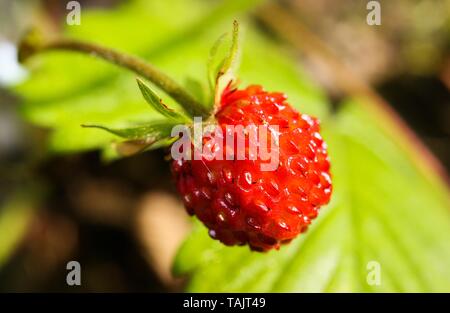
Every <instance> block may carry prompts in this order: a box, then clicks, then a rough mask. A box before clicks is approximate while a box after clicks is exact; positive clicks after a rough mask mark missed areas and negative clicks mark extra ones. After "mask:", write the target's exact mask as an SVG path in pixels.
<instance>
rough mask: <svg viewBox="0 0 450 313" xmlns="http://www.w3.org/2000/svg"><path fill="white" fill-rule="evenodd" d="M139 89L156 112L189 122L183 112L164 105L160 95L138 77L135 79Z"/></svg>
mask: <svg viewBox="0 0 450 313" xmlns="http://www.w3.org/2000/svg"><path fill="white" fill-rule="evenodd" d="M136 81H137V83H138V86H139V89H140V90H141V92H142V95H143V96H144V99H145V100H146V101H147V103H148V104H150V105H151V106H152V108H154V109H155V110H156V111H157V112H159V113H161V115H163V116H165V117H167V118H169V119H172V120H175V121H177V120H178V121H184V122H189V121H190V119H189V118H188V117H186V116H185V115H184V114H181V113H178V112H175V111H174V110H172V109H170V108H169V107H168V106H166V105H165V104H164V103H163V102H162V99H161V98H160V97H158V95H157V94H156V93H155V92H154V91H153V90H151V89H150V87H149V86H148V85H147V84H146V83H145V82H144V81H143V80H141V79H140V78H137V79H136Z"/></svg>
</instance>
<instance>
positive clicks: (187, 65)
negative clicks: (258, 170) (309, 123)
mask: <svg viewBox="0 0 450 313" xmlns="http://www.w3.org/2000/svg"><path fill="white" fill-rule="evenodd" d="M258 2H259V1H251V0H246V1H223V2H222V3H221V4H220V3H219V5H218V7H217V8H215V9H211V7H210V5H211V4H210V2H207V1H200V0H192V1H185V0H170V1H133V2H130V3H129V4H127V5H123V6H121V7H119V8H117V9H116V10H107V11H106V10H105V11H94V10H92V11H89V12H88V11H86V12H84V13H83V23H82V25H81V26H80V27H79V28H69V29H68V30H67V31H66V34H67V35H68V36H71V37H77V38H81V39H88V40H90V39H93V40H95V41H96V42H98V43H100V44H105V45H107V46H111V47H113V48H117V49H119V50H124V51H127V52H131V53H135V54H138V55H140V56H142V57H144V58H146V59H148V60H151V62H152V63H153V64H155V65H156V66H158V67H159V68H160V69H162V70H164V71H165V72H167V73H168V74H169V75H170V76H172V77H174V78H175V79H176V80H177V81H179V82H187V83H188V84H189V86H194V85H195V86H196V90H195V92H194V91H192V92H193V94H196V95H198V97H199V98H201V97H204V95H207V94H208V91H207V82H206V81H205V73H207V68H206V63H207V58H208V52H209V50H210V47H211V43H213V42H214V41H215V40H216V39H217V37H218V35H220V34H221V33H224V32H225V31H227V30H228V29H229V27H230V25H231V23H232V21H233V19H236V18H238V17H239V20H240V21H245V16H243V15H242V14H241V13H242V12H243V11H244V10H246V9H248V8H250V7H252V6H254V5H255V4H258ZM175 16H176V18H174V17H175ZM241 44H242V59H241V67H240V71H239V79H240V80H241V85H242V86H246V85H248V84H261V85H263V86H264V87H265V88H266V89H267V90H273V91H283V92H285V93H286V94H287V95H288V96H289V102H290V103H292V105H294V106H296V107H297V109H299V110H300V111H301V112H304V113H308V114H312V115H315V116H318V117H319V118H321V120H322V121H323V123H322V125H323V128H324V137H325V139H326V140H327V142H328V143H329V145H330V155H331V158H332V172H333V180H334V193H333V198H332V203H331V204H330V205H328V206H327V207H324V208H322V212H321V214H320V216H319V218H318V219H317V220H316V221H314V223H313V224H312V226H311V228H310V229H309V230H308V232H307V233H306V234H304V235H302V236H300V237H299V238H298V239H296V240H294V241H293V242H292V243H291V244H289V245H287V246H284V247H282V248H281V250H280V251H272V252H270V253H267V254H260V253H253V252H250V251H249V250H248V248H245V247H232V248H230V247H225V246H223V245H221V244H220V243H218V242H216V241H213V240H211V239H210V238H209V237H208V235H207V231H206V229H204V227H203V226H201V225H200V223H198V222H197V223H196V227H195V229H194V231H193V233H192V235H191V236H190V237H189V239H188V240H187V241H186V243H185V244H184V245H183V246H182V248H181V250H180V252H179V254H178V256H177V258H176V260H175V266H174V269H175V271H176V272H177V273H178V274H189V276H190V283H189V285H188V290H190V291H205V292H208V291H246V292H250V291H289V292H290V291H412V292H413V291H447V292H448V291H450V271H449V269H450V267H449V265H450V246H449V243H448V242H449V240H448V238H449V237H450V218H449V217H450V216H449V207H450V205H449V199H448V194H447V190H446V188H445V187H444V186H441V185H435V184H434V183H430V182H429V181H428V180H426V179H425V178H424V177H423V176H422V175H421V174H420V172H419V170H418V169H417V168H416V167H415V166H414V165H413V164H412V163H411V162H410V158H409V156H408V155H407V154H406V152H404V151H403V150H401V149H400V148H399V145H398V144H397V143H396V142H395V140H393V139H392V137H391V136H390V135H389V134H388V133H385V132H384V131H382V130H381V129H380V128H379V126H378V124H379V123H381V122H382V121H379V120H378V119H377V116H372V115H370V114H369V113H367V112H365V111H364V110H363V106H361V105H359V103H358V101H356V100H351V101H348V103H347V104H346V105H345V106H344V109H342V110H340V111H339V112H338V114H335V115H331V113H330V106H329V104H328V103H327V100H326V97H325V96H324V94H323V93H322V92H321V90H320V89H319V88H318V87H317V86H316V85H315V84H314V83H313V82H312V80H311V79H310V78H309V77H308V76H307V75H306V74H305V73H304V72H303V71H302V69H301V68H300V67H299V65H298V64H297V63H295V62H294V61H293V60H292V59H291V58H290V57H289V56H288V55H287V54H286V53H283V51H281V49H280V48H279V46H278V45H277V44H275V43H273V42H272V41H270V40H269V39H268V38H266V37H265V36H264V35H263V34H261V33H260V31H259V30H258V29H257V27H255V26H254V25H253V24H251V23H248V25H247V27H246V31H245V37H244V38H243V39H242V41H241ZM31 61H33V62H31V64H30V66H31V68H32V69H33V72H32V76H31V78H30V79H29V80H28V81H27V82H26V83H25V84H24V85H22V86H20V87H18V88H17V89H16V91H17V92H18V93H19V94H20V95H21V96H22V97H23V99H24V105H23V106H22V113H23V116H24V117H25V118H27V119H28V120H29V121H30V122H32V123H34V124H36V125H40V126H43V127H47V128H50V129H51V135H50V141H49V147H50V150H51V151H53V152H66V153H67V152H76V151H82V150H86V149H98V148H100V149H105V151H109V150H108V149H109V147H110V143H111V141H112V140H115V139H116V137H115V136H114V135H111V134H108V133H107V132H101V131H98V130H95V129H85V128H81V127H80V125H82V124H94V125H99V124H100V125H107V127H108V128H109V129H111V130H113V129H116V130H117V129H122V130H123V128H128V127H130V125H137V124H139V125H152V123H153V122H155V121H157V120H158V119H160V118H161V115H160V113H163V112H161V111H160V110H159V109H161V107H159V108H158V106H157V105H156V104H157V103H156V104H155V102H154V101H156V98H155V96H154V94H153V93H150V94H148V95H147V100H149V101H150V102H151V103H152V104H154V105H155V106H154V108H155V109H156V110H149V108H148V105H147V104H146V103H145V100H144V99H143V98H142V95H141V94H140V92H139V91H138V89H137V88H136V84H135V82H134V77H133V75H132V74H130V73H127V72H125V71H123V70H119V69H117V68H115V67H113V66H111V65H108V64H105V63H103V62H102V61H98V60H96V59H93V58H88V57H86V56H80V55H76V54H71V53H56V52H55V53H49V54H48V55H43V56H38V57H36V58H35V59H34V60H31ZM192 82H195V83H194V84H193V83H192ZM198 82H200V83H198ZM202 89H203V90H202ZM157 98H159V97H157ZM162 101H164V103H166V104H167V106H168V107H170V108H173V109H174V110H175V111H177V110H178V109H179V107H178V106H177V105H176V104H175V103H174V102H173V101H172V100H171V99H169V98H167V97H163V99H162ZM159 103H161V102H159ZM157 111H159V113H158V112H157ZM136 131H139V130H136V129H134V130H132V131H130V132H127V133H121V134H118V133H117V132H116V134H118V135H121V136H123V137H126V138H127V139H136V138H139V137H140V136H137V135H136ZM146 131H148V129H146ZM113 132H114V131H113ZM0 229H1V228H0ZM369 261H377V262H379V264H380V266H381V285H380V286H370V285H368V284H367V282H366V276H367V273H368V271H367V268H366V266H367V263H368V262H369Z"/></svg>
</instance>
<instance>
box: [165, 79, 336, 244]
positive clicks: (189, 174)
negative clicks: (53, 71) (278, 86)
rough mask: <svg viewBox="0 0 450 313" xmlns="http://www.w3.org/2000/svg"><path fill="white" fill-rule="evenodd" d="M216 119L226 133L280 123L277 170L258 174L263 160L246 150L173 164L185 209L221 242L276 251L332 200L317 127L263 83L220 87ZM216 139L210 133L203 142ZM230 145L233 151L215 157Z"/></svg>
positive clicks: (304, 227) (215, 140)
mask: <svg viewBox="0 0 450 313" xmlns="http://www.w3.org/2000/svg"><path fill="white" fill-rule="evenodd" d="M215 119H216V121H217V124H218V125H219V126H220V127H221V128H222V129H223V130H224V131H225V126H226V125H243V126H244V127H245V126H248V125H253V124H254V125H268V127H269V128H273V126H278V131H279V143H278V149H279V166H278V168H277V169H276V170H274V171H261V167H260V166H261V164H262V163H267V162H268V161H263V160H261V158H259V157H258V158H257V159H256V160H254V159H253V160H252V159H251V158H249V156H248V154H247V153H246V154H245V159H244V160H225V159H224V160H210V158H209V159H208V157H207V156H205V155H202V158H201V159H199V160H194V159H193V160H174V161H173V163H172V171H173V174H174V176H175V179H176V181H177V188H178V191H179V192H180V193H181V194H182V196H183V199H184V204H185V206H186V209H187V211H188V212H189V213H190V214H195V215H196V216H197V217H198V218H199V219H200V220H201V221H202V222H203V223H204V224H205V225H206V226H207V227H208V228H209V234H210V236H211V237H212V238H215V239H218V240H220V241H221V242H223V243H224V244H226V245H245V244H248V245H249V246H250V248H251V249H252V250H257V251H267V250H269V249H272V248H276V249H278V248H279V247H280V244H283V243H286V242H289V241H291V240H292V239H293V238H295V237H296V236H297V235H298V234H299V233H302V232H304V231H305V230H306V229H307V227H308V225H309V224H310V223H311V220H312V219H314V218H315V217H316V216H317V214H318V210H319V208H320V207H321V206H322V205H324V204H327V203H328V202H329V200H330V195H331V189H332V186H331V179H330V172H329V169H330V164H329V160H328V156H327V151H326V144H325V143H324V141H323V140H322V138H321V136H320V134H319V123H318V121H317V120H316V119H315V118H312V117H310V116H308V115H305V114H299V113H298V112H297V111H295V110H294V109H293V108H292V107H291V106H290V105H289V104H288V103H287V102H286V96H285V95H284V94H281V93H269V92H265V91H264V90H263V89H262V88H261V87H260V86H249V87H248V88H246V89H244V90H236V89H234V90H232V89H230V88H227V89H225V91H224V92H223V94H222V98H221V105H220V107H219V108H218V111H217V113H216V114H215ZM218 139H222V138H217V137H215V136H211V135H210V136H208V137H207V138H206V137H204V143H209V144H210V145H211V144H214V143H215V142H218ZM247 139H248V138H247ZM246 144H248V142H246ZM230 148H235V149H236V146H234V147H225V148H223V149H222V151H220V153H222V154H224V153H225V152H224V150H226V149H230ZM245 150H246V151H247V150H248V146H247V145H246V146H245ZM247 152H248V151H247ZM236 153H237V152H236Z"/></svg>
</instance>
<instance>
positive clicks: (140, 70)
mask: <svg viewBox="0 0 450 313" xmlns="http://www.w3.org/2000/svg"><path fill="white" fill-rule="evenodd" d="M51 50H65V51H73V52H81V53H85V54H89V55H93V56H96V57H98V58H100V59H103V60H105V61H108V62H110V63H113V64H115V65H118V66H121V67H124V68H127V69H129V70H131V71H133V72H135V73H136V74H138V75H140V76H142V77H144V78H146V79H148V80H149V81H151V82H152V83H153V84H155V85H156V86H158V87H159V88H161V89H162V90H163V91H165V92H166V93H167V94H168V95H169V96H171V97H172V98H173V99H174V100H176V101H177V102H178V103H179V104H180V105H181V106H182V107H183V108H184V109H185V110H186V112H188V113H189V114H191V115H192V116H203V117H207V116H208V115H209V112H208V110H207V108H206V107H205V106H204V105H203V104H201V103H200V102H198V101H197V100H196V99H194V97H193V96H192V95H191V94H189V92H188V91H186V90H185V89H184V88H183V87H182V86H180V85H179V84H178V83H177V82H175V81H174V80H173V79H172V78H170V77H169V76H167V75H166V74H164V73H163V72H161V71H160V70H159V69H157V68H156V67H155V66H154V65H152V64H150V63H148V62H146V61H144V60H142V59H140V58H138V57H135V56H132V55H128V54H125V53H122V52H119V51H116V50H114V49H111V48H107V47H103V46H100V45H97V44H92V43H87V42H82V41H78V40H71V39H56V40H52V41H48V42H45V41H42V40H39V39H38V37H37V36H36V34H35V33H31V34H29V35H28V36H26V37H25V38H24V40H23V41H22V42H21V44H20V46H19V61H20V62H24V61H25V60H26V59H28V58H30V57H31V56H33V55H35V54H37V53H41V52H45V51H51Z"/></svg>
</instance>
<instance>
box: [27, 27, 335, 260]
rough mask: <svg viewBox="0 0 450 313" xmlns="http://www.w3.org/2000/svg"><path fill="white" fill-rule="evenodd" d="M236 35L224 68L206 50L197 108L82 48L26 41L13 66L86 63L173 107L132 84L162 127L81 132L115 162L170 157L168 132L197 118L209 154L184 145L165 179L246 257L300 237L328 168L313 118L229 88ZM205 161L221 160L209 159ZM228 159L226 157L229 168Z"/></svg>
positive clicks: (178, 90) (118, 60)
mask: <svg viewBox="0 0 450 313" xmlns="http://www.w3.org/2000/svg"><path fill="white" fill-rule="evenodd" d="M238 34H239V24H238V23H237V22H236V21H235V22H234V23H233V32H232V41H231V46H230V49H229V53H228V54H227V55H226V57H225V58H224V59H222V58H219V59H217V55H218V53H217V51H218V50H219V46H220V43H221V42H222V40H221V39H219V40H218V41H217V42H216V44H215V45H214V46H213V49H211V54H210V58H209V60H208V81H209V87H210V89H209V92H208V93H207V94H208V99H203V101H199V99H197V98H196V97H193V96H192V94H191V93H190V92H189V91H188V90H185V89H184V88H183V87H182V86H180V85H179V84H178V83H177V82H176V81H174V80H172V79H171V78H170V77H168V76H167V75H166V74H164V73H162V72H160V71H159V70H158V69H157V68H156V67H154V66H152V65H150V64H147V63H146V62H145V61H143V60H141V59H138V58H135V57H133V56H129V55H125V54H123V53H120V52H118V51H115V50H112V49H108V48H106V47H101V46H98V45H95V44H91V43H85V42H80V41H76V40H69V41H67V40H59V41H58V40H56V41H48V42H47V41H41V40H40V39H39V38H38V37H39V36H35V35H33V34H30V35H29V36H26V37H25V38H24V40H23V42H22V43H21V44H20V51H19V56H20V59H21V61H24V60H25V59H27V58H29V57H31V56H32V55H34V54H37V53H40V52H44V51H49V50H58V49H59V50H70V51H78V52H81V53H89V54H93V55H95V56H97V57H100V58H103V59H104V60H106V61H109V62H113V63H115V64H117V65H120V66H123V67H126V68H128V69H130V70H132V71H134V72H136V73H137V74H139V75H142V76H144V77H145V78H146V79H147V80H149V81H151V82H152V83H153V84H154V85H155V86H157V87H159V88H160V89H162V90H164V91H165V92H166V93H167V94H168V95H169V96H171V97H172V98H173V99H174V100H175V101H176V102H178V103H179V104H180V105H181V107H182V108H183V110H181V111H180V110H174V109H171V108H169V107H168V106H166V105H165V104H164V103H163V100H162V99H161V97H159V96H158V95H157V94H156V92H155V91H154V90H153V89H152V88H151V87H149V86H147V85H146V84H145V82H144V81H142V80H141V79H138V80H137V81H138V85H139V88H140V90H141V92H142V95H143V97H144V99H145V100H146V101H147V102H148V104H149V105H150V106H151V107H152V108H153V109H154V110H155V111H157V112H159V113H160V115H161V117H163V119H162V120H154V121H149V122H147V123H145V124H142V125H131V126H129V127H125V128H110V127H108V126H104V125H98V124H97V125H95V124H89V125H83V126H84V127H90V128H97V129H101V130H104V131H107V132H109V133H112V134H114V135H116V136H118V137H121V138H122V139H124V141H122V142H116V143H115V146H116V148H117V149H116V150H117V154H118V155H119V156H128V155H130V154H134V153H139V152H142V151H146V150H147V149H154V148H160V147H168V146H170V145H172V152H173V148H174V147H175V146H176V143H178V141H176V142H175V143H174V141H173V139H174V138H173V137H172V133H173V132H174V128H175V127H178V126H180V125H182V126H183V125H184V126H187V127H188V128H189V127H192V126H193V128H194V132H195V128H196V127H195V126H196V124H195V119H196V118H197V117H205V118H207V121H206V122H207V123H206V124H207V125H208V126H215V128H216V130H217V129H220V130H221V132H213V133H208V134H205V133H202V134H201V136H200V141H202V142H201V144H203V145H204V146H206V147H208V148H209V149H206V150H204V149H200V155H199V153H197V152H198V150H197V148H198V147H197V146H198V144H199V142H198V140H194V142H193V143H191V142H190V140H191V139H189V142H188V147H189V149H186V150H183V151H182V153H181V154H187V155H189V153H191V152H192V150H193V151H194V158H192V156H191V158H186V159H183V158H177V157H174V155H173V154H172V157H173V161H172V172H173V175H174V177H175V180H176V183H177V189H178V191H179V192H180V194H181V195H182V196H183V200H184V204H185V206H186V209H187V211H188V213H190V214H192V215H196V216H197V217H198V218H199V219H200V220H201V221H202V222H203V223H204V224H205V225H206V226H207V227H208V228H209V234H210V235H211V237H212V238H215V239H218V240H220V241H221V242H223V243H224V244H226V245H245V244H248V245H249V246H250V248H251V249H253V250H257V251H267V250H270V249H272V248H276V249H278V248H279V247H280V245H281V244H283V243H287V242H289V241H290V240H292V239H293V238H295V237H296V236H297V235H298V234H300V233H302V232H304V231H305V230H306V229H307V227H308V225H309V224H310V223H311V220H312V219H314V218H315V217H316V216H317V214H318V211H319V208H320V207H321V206H323V205H324V204H327V203H328V202H329V200H330V196H331V190H332V186H331V178H330V163H329V160H328V156H327V151H326V144H325V143H324V141H323V140H322V138H321V136H320V134H319V123H318V121H317V120H316V119H315V118H313V117H310V116H308V115H306V114H300V113H298V112H297V111H295V110H294V109H293V108H292V107H291V106H290V105H289V104H288V103H287V102H286V100H287V98H286V96H285V95H284V94H282V93H277V92H266V91H264V90H263V89H262V87H261V86H249V87H247V88H246V89H243V90H239V89H237V88H235V86H236V81H237V80H236V77H235V75H234V73H235V69H236V66H237V64H238V56H239V47H238V46H239V45H238V41H239V36H238ZM221 38H222V37H221ZM200 85H202V84H200ZM207 94H206V93H205V95H207ZM193 120H194V124H192V122H193ZM228 126H241V127H243V128H244V131H243V132H242V133H240V134H239V132H236V129H235V131H234V132H233V133H231V136H232V138H233V139H234V140H232V142H231V143H230V142H229V141H228V140H226V138H228V137H229V136H228V135H230V134H229V132H228V131H229V128H228ZM253 126H256V127H260V128H259V129H266V130H268V132H269V133H270V134H269V136H262V135H261V134H262V133H260V132H258V135H257V136H256V137H257V140H256V148H257V150H256V151H257V152H259V153H256V154H255V149H253V148H254V147H255V142H254V141H255V140H254V139H255V136H254V134H251V132H250V131H249V130H248V127H249V129H254V127H253ZM266 134H267V133H266ZM273 137H275V139H276V140H275V141H273ZM224 138H225V141H224ZM194 139H196V137H195V134H194ZM239 142H240V143H241V144H239ZM263 147H265V148H266V150H264V149H263ZM191 148H194V149H191ZM187 150H189V151H187ZM261 150H264V151H266V152H268V154H269V156H273V155H276V156H277V158H276V159H275V160H276V162H274V163H275V164H272V162H271V161H273V159H272V158H271V159H270V162H271V164H270V165H275V166H274V167H270V166H269V167H270V169H267V167H264V165H267V164H266V163H267V158H265V156H267V153H266V154H264V153H261ZM205 151H207V152H205ZM230 151H231V153H230ZM211 152H213V153H211ZM242 152H243V153H242ZM273 152H276V153H275V154H273ZM211 154H212V155H213V156H222V158H220V157H213V158H211ZM230 155H232V156H233V157H232V158H229V156H230ZM240 156H241V157H240ZM242 156H243V157H242ZM263 156H264V157H263Z"/></svg>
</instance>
